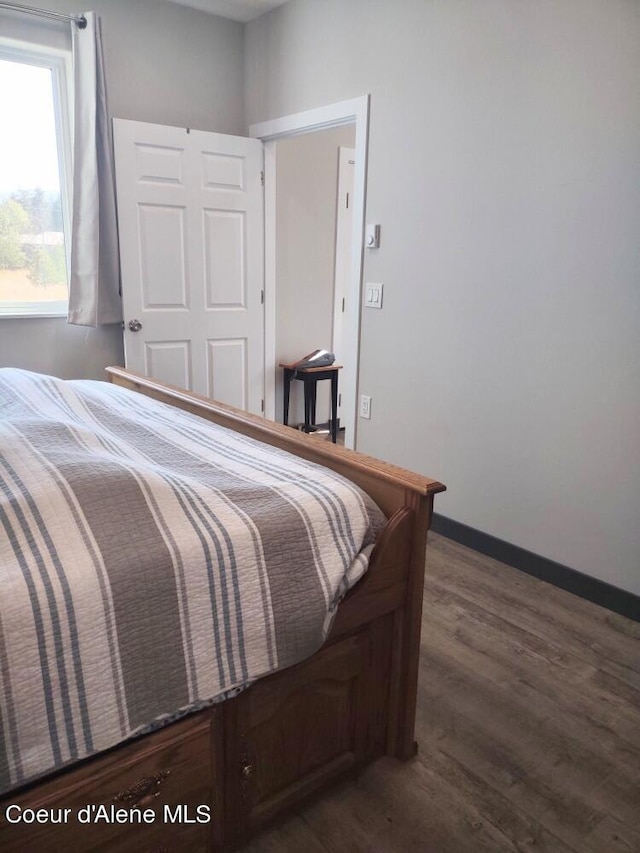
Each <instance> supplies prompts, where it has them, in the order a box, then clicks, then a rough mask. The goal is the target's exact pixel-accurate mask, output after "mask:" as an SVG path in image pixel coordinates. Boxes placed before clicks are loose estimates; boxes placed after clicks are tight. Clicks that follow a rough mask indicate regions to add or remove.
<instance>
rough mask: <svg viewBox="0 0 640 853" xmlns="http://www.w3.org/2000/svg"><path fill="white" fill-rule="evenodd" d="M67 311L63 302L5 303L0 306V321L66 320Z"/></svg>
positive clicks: (66, 306)
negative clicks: (53, 318) (54, 318)
mask: <svg viewBox="0 0 640 853" xmlns="http://www.w3.org/2000/svg"><path fill="white" fill-rule="evenodd" d="M68 310H69V306H68V305H67V304H66V303H65V302H50V303H46V302H40V303H37V302H13V303H11V302H9V303H7V302H5V303H4V304H3V305H0V320H37V319H46V318H51V317H60V318H62V317H64V318H66V316H67V313H68Z"/></svg>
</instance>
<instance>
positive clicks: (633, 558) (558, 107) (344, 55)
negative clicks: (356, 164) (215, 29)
mask: <svg viewBox="0 0 640 853" xmlns="http://www.w3.org/2000/svg"><path fill="white" fill-rule="evenodd" d="M638 79H640V3H636V2H629V0H536V2H530V3H514V2H512V0H482V2H478V0H456V2H451V0H394V2H393V3H391V2H386V3H385V2H371V0H349V2H348V3H345V2H344V0H292V2H290V3H288V4H286V5H285V6H283V7H281V8H280V9H278V10H275V11H273V12H271V13H269V14H268V15H265V16H263V17H262V18H259V19H257V20H256V21H253V22H251V23H250V24H249V25H248V26H247V32H246V76H245V102H246V123H247V125H248V124H250V123H254V122H258V121H264V120H267V119H272V118H275V117H277V116H280V115H286V114H289V113H293V112H297V111H300V110H305V109H309V108H312V107H317V106H320V105H322V104H326V103H332V102H335V101H339V100H342V99H345V98H350V97H355V96H358V95H362V94H365V93H371V96H372V97H371V123H370V149H369V154H370V157H369V175H368V197H367V219H368V220H369V221H377V222H380V223H382V246H381V248H380V249H379V250H377V251H375V252H367V254H366V258H365V263H366V266H365V276H366V278H367V279H369V280H372V281H380V282H383V283H384V285H385V294H384V296H385V301H384V308H383V310H382V311H371V310H365V311H364V312H363V329H362V363H361V374H360V390H361V392H362V393H366V394H370V395H371V396H372V398H373V406H372V412H373V414H372V419H371V420H370V421H360V426H359V448H360V449H361V450H363V451H365V452H367V453H372V454H374V455H376V456H381V457H383V458H386V459H390V460H392V461H394V462H397V463H400V464H403V465H406V466H408V467H410V468H414V469H416V470H418V471H422V472H424V473H426V474H429V475H432V476H434V477H437V478H439V479H441V480H442V481H443V482H445V483H446V484H447V486H448V487H449V491H448V492H447V493H446V494H445V495H443V496H439V497H438V498H437V506H436V509H437V511H438V512H440V513H442V514H443V515H446V516H449V517H450V518H453V519H455V520H457V521H460V522H463V523H465V524H468V525H471V526H472V527H475V528H477V529H479V530H482V531H485V532H486V533H489V534H492V535H495V536H498V537H500V538H502V539H504V540H507V541H509V542H512V543H515V544H517V545H519V546H521V547H523V548H527V549H530V550H531V551H534V552H536V553H538V554H541V555H543V556H545V557H548V558H550V559H553V560H557V561H559V562H560V563H563V564H565V565H568V566H570V567H573V568H575V569H577V570H579V571H582V572H586V573H588V574H591V575H593V576H595V577H598V578H601V579H602V580H605V581H607V582H609V583H612V584H614V585H616V586H619V587H621V588H624V589H627V590H631V591H633V592H636V593H640V524H639V523H638V483H640V440H639V439H640V287H639V281H640V240H639V239H638V223H639V222H640V191H639V186H640V181H639V179H640V157H639V156H638V152H639V151H640V99H639V98H638Z"/></svg>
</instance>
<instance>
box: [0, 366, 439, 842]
mask: <svg viewBox="0 0 640 853" xmlns="http://www.w3.org/2000/svg"><path fill="white" fill-rule="evenodd" d="M107 373H108V375H109V379H110V381H111V382H113V383H115V384H117V385H121V386H123V387H125V388H129V389H132V390H135V391H137V392H140V393H142V394H146V395H147V396H149V397H153V398H154V399H156V400H162V401H163V402H166V403H169V404H170V405H172V406H177V407H178V408H180V409H184V410H186V411H189V412H193V413H194V414H197V415H199V416H200V417H203V418H206V419H207V420H210V421H214V422H215V423H218V424H221V425H223V426H226V427H230V428H231V429H233V430H235V431H237V432H240V433H243V434H245V435H248V436H252V437H253V438H257V439H259V440H260V441H263V442H265V443H267V444H270V445H273V446H275V447H279V448H282V449H284V450H288V451H290V452H291V453H294V454H295V455H297V456H300V457H303V458H305V459H308V460H311V461H313V462H318V463H320V464H322V465H325V466H327V467H328V468H332V469H333V470H335V471H338V472H339V473H341V474H343V475H344V476H346V477H348V478H349V479H350V480H352V481H354V482H355V483H357V484H358V485H359V486H361V487H362V488H363V489H364V490H365V491H366V492H367V493H368V494H369V495H371V497H372V498H373V499H374V500H375V501H376V502H377V503H378V505H379V506H380V507H381V509H382V510H383V511H384V512H385V514H386V515H387V518H388V519H389V522H388V524H387V526H386V528H385V529H384V531H383V533H382V534H381V536H380V538H379V540H378V542H377V543H376V548H375V551H374V555H373V558H372V561H371V565H370V568H369V571H368V572H367V574H366V575H365V577H364V578H363V579H362V580H361V581H360V582H359V583H358V584H357V585H356V586H355V587H354V588H353V589H352V590H351V591H350V592H349V593H348V594H347V595H346V596H345V598H344V600H343V601H342V603H341V604H340V606H339V609H338V613H337V616H336V619H335V622H334V624H333V627H332V629H331V632H330V634H329V637H328V638H327V641H326V642H325V644H324V646H323V647H322V648H321V649H320V650H319V651H318V652H316V654H314V655H313V656H312V657H310V658H308V659H307V660H305V661H303V662H302V663H300V664H297V665H296V666H293V667H290V668H289V669H286V670H283V671H281V672H277V673H275V674H273V675H270V676H267V677H266V678H263V679H261V680H259V681H258V682H256V683H255V684H254V685H252V686H251V687H250V688H248V689H247V690H246V691H245V692H244V693H242V694H240V695H239V696H237V697H236V698H234V699H230V700H228V701H226V702H224V703H222V704H219V705H214V706H212V707H210V708H207V709H205V710H203V711H199V712H196V713H193V714H191V715H189V716H187V717H185V718H183V719H181V720H179V721H177V722H173V723H171V724H169V725H167V726H165V727H164V728H162V729H160V730H157V731H155V732H153V733H151V734H148V735H145V736H143V737H140V738H138V739H136V740H133V741H130V742H127V743H125V744H121V745H120V746H118V747H115V748H114V749H112V750H109V751H108V752H106V753H102V754H101V755H99V756H96V757H94V758H91V759H88V760H86V761H84V762H82V763H80V764H78V765H75V766H74V767H72V768H70V769H68V770H64V771H61V772H59V773H57V774H55V775H53V776H51V777H48V778H47V779H45V780H43V781H39V782H37V783H35V784H32V785H30V786H28V787H26V788H24V789H21V790H19V791H14V792H11V793H9V794H8V795H5V797H4V798H3V799H2V800H0V849H2V850H3V851H5V853H9V851H21V853H27V851H34V853H36V851H37V853H40V851H42V850H47V851H55V850H61V851H62V850H65V851H74V853H80V851H85V850H86V851H102V850H104V851H106V850H118V851H120V850H122V851H129V850H131V851H134V850H135V851H136V853H141V852H142V851H150V853H160V852H161V851H167V853H168V851H180V853H182V851H218V850H227V849H232V848H235V847H238V846H239V845H241V844H242V843H243V841H245V840H246V839H247V838H248V837H249V836H250V835H252V834H254V833H255V832H256V831H257V830H258V829H259V828H260V827H261V826H263V825H264V824H265V823H266V822H268V821H270V820H272V819H273V818H275V817H276V816H277V815H279V814H281V813H283V812H285V811H286V810H287V809H290V808H291V807H292V806H294V805H296V804H298V803H299V802H300V801H301V800H303V799H304V798H306V797H307V796H309V795H310V794H313V793H315V792H317V791H319V790H321V789H322V788H324V787H326V786H327V785H329V784H330V783H331V782H333V781H335V780H337V779H338V778H340V777H343V776H345V775H346V774H348V773H351V772H353V771H354V770H356V769H358V768H360V767H363V766H364V765H365V764H367V763H369V762H370V761H372V760H374V759H376V758H378V757H379V756H381V755H385V754H386V755H392V756H396V757H397V758H399V759H407V758H410V757H411V756H413V755H414V754H415V751H416V744H415V741H414V719H415V707H416V687H417V674H418V655H419V645H420V624H421V615H422V590H423V582H424V566H425V549H426V541H427V530H428V528H429V526H430V523H431V514H432V508H433V497H434V495H435V494H437V493H438V492H442V491H444V488H445V487H444V486H443V485H442V484H441V483H439V482H437V481H435V480H430V479H428V478H426V477H422V476H420V475H418V474H413V473H410V472H409V471H405V470H403V469H401V468H398V467H396V466H393V465H390V464H387V463H385V462H381V461H379V460H377V459H373V458H371V457H367V456H364V455H362V454H360V453H356V452H355V451H351V450H345V449H344V448H342V447H337V446H335V445H333V444H331V443H329V442H321V441H318V440H317V439H314V438H313V437H311V436H307V435H305V434H303V433H299V432H297V431H295V430H292V429H290V428H288V427H284V426H281V425H279V424H274V423H270V422H268V421H265V420H264V419H262V418H260V417H256V416H253V415H250V414H247V413H245V412H242V411H239V410H237V409H234V408H232V407H229V406H224V405H221V404H218V403H213V402H212V401H211V400H209V399H207V398H205V397H201V396H199V395H196V394H192V393H190V392H187V391H184V390H181V389H178V388H175V387H171V386H167V385H164V384H162V383H159V382H156V381H154V380H151V379H148V378H145V377H142V376H138V375H136V374H134V373H131V372H130V371H127V370H124V369H121V368H108V369H107ZM101 805H102V806H106V809H99V808H98V807H99V806H101ZM9 806H12V807H13V808H11V809H9V811H7V809H8V808H9ZM21 809H22V810H28V809H31V810H34V811H33V812H29V811H20V810H21ZM38 809H44V810H45V812H42V813H41V818H42V822H39V820H38V817H37V810H38ZM59 809H62V810H64V809H68V810H69V811H68V812H67V813H66V821H65V822H62V823H53V822H52V818H53V819H54V820H55V819H56V817H57V818H62V819H64V818H65V813H64V811H63V812H61V813H59V812H58V810H59ZM117 809H120V810H124V811H121V812H120V813H119V814H120V818H121V819H123V820H124V822H122V823H120V822H117V816H118V812H117ZM145 810H147V811H146V819H147V820H150V819H151V817H153V820H152V821H151V822H149V823H147V822H144V821H145ZM32 814H33V822H30V823H28V824H27V823H26V821H24V822H23V821H21V822H18V823H11V822H10V821H9V820H8V818H11V819H12V820H15V819H16V818H19V817H22V816H24V817H27V818H30V817H31V816H32ZM98 815H100V816H101V818H102V817H103V816H104V815H106V816H107V818H112V817H113V818H114V819H115V820H116V822H111V820H109V821H107V820H104V819H101V820H99V821H98V822H93V819H95V817H97V816H98ZM85 817H87V818H89V820H88V821H87V822H81V820H80V818H85ZM45 818H46V819H45Z"/></svg>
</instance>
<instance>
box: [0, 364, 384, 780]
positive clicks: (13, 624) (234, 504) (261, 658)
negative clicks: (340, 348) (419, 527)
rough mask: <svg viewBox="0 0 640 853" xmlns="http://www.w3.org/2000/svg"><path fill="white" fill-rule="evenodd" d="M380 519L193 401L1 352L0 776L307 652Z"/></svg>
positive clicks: (100, 744) (78, 750) (352, 494)
mask: <svg viewBox="0 0 640 853" xmlns="http://www.w3.org/2000/svg"><path fill="white" fill-rule="evenodd" d="M382 523H383V519H382V515H381V513H380V512H379V510H378V509H377V508H376V507H375V506H374V505H373V504H372V503H371V501H370V500H369V499H368V498H367V497H366V496H365V495H364V494H363V493H362V492H361V491H360V490H359V489H357V487H355V486H354V485H353V484H352V483H349V482H348V481H347V480H345V479H343V478H341V477H339V476H338V475H337V474H334V473H332V472H331V471H328V470H327V469H324V468H321V467H319V466H316V465H312V464H311V463H308V462H305V461H303V460H301V459H298V458H297V457H295V456H292V455H290V454H287V453H284V452H281V451H277V450H274V449H273V448H269V447H267V446H266V445H263V444H261V443H260V442H256V441H253V440H251V439H248V438H245V437H243V436H241V435H238V434H237V433H234V432H232V431H229V430H226V429H223V428H221V427H217V426H214V425H212V424H209V423H207V422H205V421H203V420H201V419H199V418H197V417H196V416H193V415H189V414H187V413H184V412H180V411H178V410H176V409H174V408H171V407H168V406H165V405H163V404H161V403H158V402H155V401H153V400H150V399H148V398H146V397H143V396H142V395H138V394H135V393H133V392H130V391H126V390H123V389H121V388H117V387H114V386H112V385H109V384H108V383H105V382H88V381H73V382H64V381H61V380H58V379H54V378H52V377H47V376H39V375H37V374H33V373H28V372H26V371H19V370H13V369H4V370H0V793H1V792H3V791H7V790H10V789H11V788H13V787H16V786H18V785H20V784H21V783H23V782H25V781H27V780H28V779H31V778H35V777H38V776H41V775H43V774H46V773H47V772H49V771H51V770H53V769H55V768H58V767H61V766H64V765H66V764H69V763H72V762H74V761H77V760H79V759H81V758H83V757H85V756H88V755H91V754H93V753H96V752H99V751H101V750H104V749H106V748H108V747H110V746H113V745H115V744H117V743H119V742H121V741H123V740H125V739H127V738H128V737H130V736H132V735H134V734H137V733H140V732H142V731H145V730H147V729H149V728H150V727H152V726H153V725H157V724H158V723H159V722H161V721H162V720H165V719H167V718H170V717H172V716H175V715H177V714H180V713H183V712H186V711H188V710H194V709H196V708H199V707H202V706H204V705H206V704H209V703H210V702H212V701H216V700H219V699H220V698H224V697H225V696H227V695H230V691H233V690H234V689H236V688H239V687H241V686H243V685H246V684H248V683H250V682H251V681H253V680H254V679H256V678H258V677H260V676H262V675H265V674H266V673H269V672H272V671H273V670H276V669H280V668H283V667H286V666H289V665H291V664H293V663H296V662H297V661H300V660H302V659H303V658H305V657H307V656H308V655H310V654H312V653H313V652H314V651H315V650H316V649H318V648H319V647H320V645H321V644H322V642H323V640H324V639H325V637H326V635H327V632H328V630H329V627H330V625H331V621H332V617H333V615H334V612H335V608H336V605H337V603H338V601H339V599H340V598H341V597H342V596H343V595H344V593H345V592H346V590H347V589H348V588H349V587H350V586H351V585H352V584H353V583H355V582H356V580H357V579H358V578H359V577H360V576H361V575H362V573H363V572H364V571H365V569H366V566H367V562H368V555H369V553H370V551H371V548H372V542H373V539H374V537H375V535H376V534H377V532H378V530H379V528H380V526H381V524H382Z"/></svg>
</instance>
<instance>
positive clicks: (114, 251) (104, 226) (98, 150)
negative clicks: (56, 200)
mask: <svg viewBox="0 0 640 853" xmlns="http://www.w3.org/2000/svg"><path fill="white" fill-rule="evenodd" d="M84 17H85V18H86V19H87V26H86V27H85V29H80V28H79V27H78V26H76V25H75V24H72V31H73V75H74V143H73V217H72V236H71V270H70V281H69V323H75V324H77V325H80V326H101V325H104V324H107V323H120V322H121V320H122V302H121V298H120V267H119V262H118V233H117V220H116V204H115V185H114V176H113V161H112V158H111V145H110V132H109V119H108V116H107V102H106V90H105V77H104V62H103V56H102V38H101V34H100V19H99V18H98V17H97V16H96V14H95V13H94V12H87V13H85V15H84Z"/></svg>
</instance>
